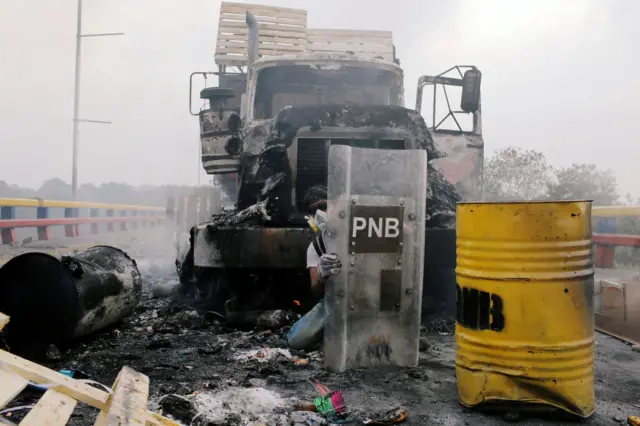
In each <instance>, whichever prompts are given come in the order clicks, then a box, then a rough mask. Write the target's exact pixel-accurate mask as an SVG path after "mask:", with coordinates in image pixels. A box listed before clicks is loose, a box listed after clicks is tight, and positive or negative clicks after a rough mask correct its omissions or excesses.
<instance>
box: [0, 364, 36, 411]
mask: <svg viewBox="0 0 640 426" xmlns="http://www.w3.org/2000/svg"><path fill="white" fill-rule="evenodd" d="M28 384H29V382H27V381H26V380H25V379H23V378H22V377H20V376H18V375H17V374H15V373H12V372H10V371H4V370H0V408H2V407H5V406H6V405H7V404H8V403H9V402H11V400H12V399H13V398H15V397H16V396H18V394H19V393H20V392H22V390H23V389H24V388H26V387H27V385H28Z"/></svg>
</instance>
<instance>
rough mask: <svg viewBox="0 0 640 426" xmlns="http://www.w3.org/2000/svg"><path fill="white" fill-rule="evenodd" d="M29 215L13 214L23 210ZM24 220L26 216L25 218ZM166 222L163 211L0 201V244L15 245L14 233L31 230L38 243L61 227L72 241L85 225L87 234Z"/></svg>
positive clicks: (151, 207)
mask: <svg viewBox="0 0 640 426" xmlns="http://www.w3.org/2000/svg"><path fill="white" fill-rule="evenodd" d="M34 208H35V209H36V212H35V213H36V214H35V217H32V216H33V214H17V212H18V211H20V210H24V209H34ZM25 216H29V217H26V218H25ZM165 218H166V208H165V207H155V206H136V205H125V204H104V203H91V202H75V201H54V200H41V199H25V198H0V242H1V243H2V244H13V243H15V242H16V230H20V229H23V228H35V229H36V231H37V239H38V240H49V239H50V238H51V230H50V228H51V227H56V226H62V227H63V228H64V236H65V237H76V236H78V235H79V234H80V226H81V225H88V227H89V232H90V233H91V234H97V233H99V232H100V231H101V230H104V231H106V232H115V231H116V230H118V231H126V230H127V229H138V228H141V227H146V226H154V225H156V224H158V223H161V222H162V221H164V220H165Z"/></svg>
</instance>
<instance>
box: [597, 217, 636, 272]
mask: <svg viewBox="0 0 640 426" xmlns="http://www.w3.org/2000/svg"><path fill="white" fill-rule="evenodd" d="M592 216H593V218H592V226H593V230H594V232H593V243H594V244H595V258H594V263H595V266H596V267H597V268H613V267H614V263H615V257H616V247H640V226H638V227H637V228H636V227H632V228H636V229H637V231H636V230H635V229H631V230H630V229H624V226H621V225H622V224H621V223H620V222H621V221H622V220H627V221H631V223H633V222H635V223H638V224H640V207H636V206H612V207H594V208H593V213H592Z"/></svg>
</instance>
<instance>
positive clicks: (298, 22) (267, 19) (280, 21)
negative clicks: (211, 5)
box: [220, 11, 307, 28]
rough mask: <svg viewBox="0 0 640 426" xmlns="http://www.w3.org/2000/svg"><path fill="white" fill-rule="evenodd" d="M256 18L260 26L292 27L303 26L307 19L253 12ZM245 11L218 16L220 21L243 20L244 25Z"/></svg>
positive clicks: (238, 21)
mask: <svg viewBox="0 0 640 426" xmlns="http://www.w3.org/2000/svg"><path fill="white" fill-rule="evenodd" d="M253 16H255V18H256V20H257V21H258V23H259V24H260V27H262V26H263V25H290V26H292V27H300V28H304V27H305V25H306V23H307V21H306V20H302V19H291V18H280V17H273V16H260V15H256V14H254V15H253ZM246 19H247V18H246V13H245V12H244V11H243V12H242V14H230V13H227V14H224V15H222V16H220V22H222V23H225V22H234V23H236V22H237V23H240V22H243V23H245V25H246Z"/></svg>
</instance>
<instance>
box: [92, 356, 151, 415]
mask: <svg viewBox="0 0 640 426" xmlns="http://www.w3.org/2000/svg"><path fill="white" fill-rule="evenodd" d="M148 398H149V378H148V377H147V376H145V375H144V374H141V373H138V372H137V371H135V370H133V369H131V368H129V367H123V368H122V370H120V373H118V377H117V378H116V382H115V384H114V387H113V394H112V395H111V399H110V401H109V407H108V408H107V410H106V413H105V414H101V415H100V417H101V418H102V419H100V418H99V419H98V420H99V421H100V420H103V423H96V424H99V425H100V426H102V425H103V424H104V425H105V426H125V425H127V426H129V425H130V426H133V425H146V424H147V420H148V414H147V413H148V410H147V400H148Z"/></svg>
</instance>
